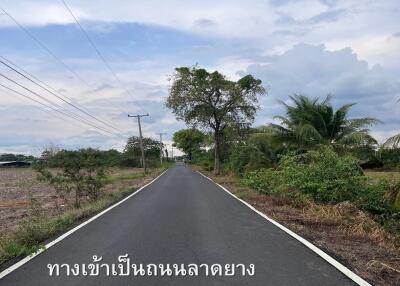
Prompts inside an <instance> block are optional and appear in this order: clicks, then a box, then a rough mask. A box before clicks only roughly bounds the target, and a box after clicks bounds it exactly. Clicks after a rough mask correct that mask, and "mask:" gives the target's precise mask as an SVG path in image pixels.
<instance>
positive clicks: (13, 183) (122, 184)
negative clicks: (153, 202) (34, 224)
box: [0, 168, 155, 235]
mask: <svg viewBox="0 0 400 286" xmlns="http://www.w3.org/2000/svg"><path fill="white" fill-rule="evenodd" d="M138 172H142V170H141V169H135V168H124V169H113V170H111V171H110V175H117V176H124V175H127V174H132V173H138ZM154 176H155V174H154V175H152V176H149V177H146V178H137V179H123V180H116V181H115V182H113V183H111V184H108V185H106V186H105V191H106V192H113V191H116V190H119V189H120V188H131V187H136V188H137V187H140V186H142V185H144V184H146V183H147V182H148V181H150V180H151V179H152V177H154ZM32 199H35V200H37V201H38V202H39V203H40V205H41V206H42V208H44V209H45V210H46V212H48V213H50V214H56V213H59V212H62V211H64V210H66V209H68V208H70V207H71V206H72V204H73V198H72V196H71V197H70V198H67V201H61V200H60V199H57V196H56V192H55V190H54V189H53V188H52V187H51V186H50V185H48V184H46V183H43V182H40V181H38V180H37V173H36V172H35V171H34V170H32V169H31V168H0V235H1V234H2V233H4V232H9V231H12V230H13V229H15V228H16V227H17V226H18V224H19V223H20V222H21V221H22V220H23V219H25V218H26V217H27V216H28V215H29V211H30V206H31V202H32Z"/></svg>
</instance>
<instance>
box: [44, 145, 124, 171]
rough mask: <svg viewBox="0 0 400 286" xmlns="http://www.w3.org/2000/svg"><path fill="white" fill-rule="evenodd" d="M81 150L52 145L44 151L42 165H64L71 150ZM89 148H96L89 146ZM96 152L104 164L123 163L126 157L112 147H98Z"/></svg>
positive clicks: (53, 166)
mask: <svg viewBox="0 0 400 286" xmlns="http://www.w3.org/2000/svg"><path fill="white" fill-rule="evenodd" d="M81 150H83V149H81ZM81 150H77V151H70V150H59V149H57V148H54V147H50V148H48V149H46V150H45V151H43V152H42V155H41V164H42V165H43V164H45V165H46V167H49V168H58V167H62V166H63V164H64V158H65V157H66V156H68V154H70V153H71V152H77V153H79V152H81ZM87 150H95V149H91V148H88V149H87ZM95 152H96V157H97V159H98V162H100V163H101V165H103V166H107V167H114V166H120V165H122V162H123V159H124V157H123V154H122V153H121V152H119V151H117V150H115V149H110V150H105V151H103V150H97V149H96V150H95Z"/></svg>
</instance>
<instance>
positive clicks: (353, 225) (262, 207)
mask: <svg viewBox="0 0 400 286" xmlns="http://www.w3.org/2000/svg"><path fill="white" fill-rule="evenodd" d="M194 168H197V167H194ZM202 172H203V171H202ZM207 175H208V176H209V177H212V178H213V179H214V180H215V181H216V182H218V183H220V184H222V185H224V186H225V187H227V188H228V189H229V190H230V191H231V192H232V193H234V194H235V195H237V196H238V197H240V198H241V199H243V200H245V201H247V202H248V203H250V204H251V205H253V206H254V207H256V208H257V209H258V210H259V211H261V212H263V213H265V214H266V215H268V216H269V217H271V218H273V219H275V220H277V221H278V222H280V223H282V224H283V225H285V226H286V227H288V228H289V229H291V230H293V231H294V232H296V233H297V234H299V235H301V236H302V237H304V238H306V239H307V240H309V241H311V242H312V243H314V244H315V245H316V246H318V247H320V248H321V249H323V250H324V251H326V252H327V253H329V254H331V255H332V256H333V257H335V258H336V259H338V260H339V261H340V262H342V263H343V264H345V265H347V266H348V267H349V268H350V269H352V270H353V271H354V272H355V273H357V274H358V275H360V276H361V277H363V278H364V279H367V280H368V281H370V282H372V283H373V284H374V285H400V247H399V246H400V245H399V242H397V241H395V239H394V238H393V237H391V236H390V235H389V234H388V233H387V232H386V231H385V230H384V229H383V227H381V226H380V225H379V224H378V223H377V222H375V221H374V220H373V219H372V218H371V217H370V216H369V215H368V214H366V213H364V212H362V211H360V210H359V209H357V208H356V207H355V206H354V205H352V204H350V203H347V202H345V203H340V204H337V205H321V204H316V203H313V202H310V201H308V202H306V203H305V205H304V204H303V205H302V206H301V207H298V206H296V204H293V202H292V201H291V200H290V199H288V198H287V197H276V196H267V195H264V194H259V193H257V192H255V191H253V190H251V189H249V188H247V187H242V186H241V185H240V182H239V180H238V179H237V178H236V177H235V176H233V175H229V174H228V175H222V176H218V177H215V176H212V174H211V173H207Z"/></svg>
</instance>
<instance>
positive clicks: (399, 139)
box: [382, 99, 400, 148]
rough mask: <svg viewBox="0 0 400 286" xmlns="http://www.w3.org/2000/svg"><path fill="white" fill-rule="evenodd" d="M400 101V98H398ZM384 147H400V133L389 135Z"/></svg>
mask: <svg viewBox="0 0 400 286" xmlns="http://www.w3.org/2000/svg"><path fill="white" fill-rule="evenodd" d="M397 102H400V99H398V100H397ZM382 147H383V148H399V147H400V133H399V134H396V135H393V136H392V137H389V138H388V139H387V140H386V141H385V143H383V145H382Z"/></svg>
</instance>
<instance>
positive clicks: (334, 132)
mask: <svg viewBox="0 0 400 286" xmlns="http://www.w3.org/2000/svg"><path fill="white" fill-rule="evenodd" d="M290 98H291V99H292V101H293V103H294V105H293V106H291V105H288V104H286V103H285V102H283V101H282V102H281V103H282V104H283V105H284V106H285V108H286V117H283V116H276V118H277V119H279V120H280V121H281V125H277V124H270V125H269V128H270V130H271V132H272V133H273V134H274V136H275V137H276V138H277V139H278V140H280V141H281V142H282V143H284V144H287V145H294V146H296V147H298V148H300V149H309V148H310V147H314V146H318V145H332V146H335V147H337V148H344V147H346V148H352V147H354V146H366V145H367V146H368V145H376V144H377V142H376V140H375V139H374V138H373V137H371V135H369V130H368V129H367V128H366V127H368V126H371V125H373V124H376V123H378V122H379V121H378V120H377V119H374V118H369V117H365V118H355V119H349V118H348V113H349V110H350V108H351V107H352V106H353V105H354V104H346V105H343V106H342V107H340V108H339V109H337V110H336V111H334V109H333V106H332V105H331V104H330V97H329V96H328V97H327V98H326V99H325V100H323V101H319V98H314V99H311V98H309V97H306V96H303V95H295V96H292V97H290Z"/></svg>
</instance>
